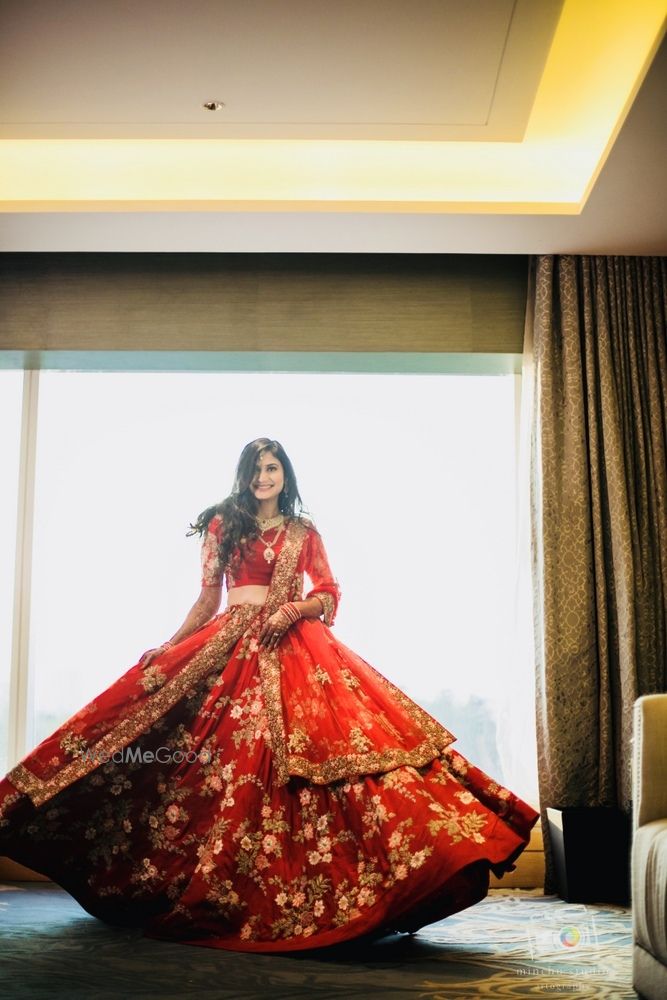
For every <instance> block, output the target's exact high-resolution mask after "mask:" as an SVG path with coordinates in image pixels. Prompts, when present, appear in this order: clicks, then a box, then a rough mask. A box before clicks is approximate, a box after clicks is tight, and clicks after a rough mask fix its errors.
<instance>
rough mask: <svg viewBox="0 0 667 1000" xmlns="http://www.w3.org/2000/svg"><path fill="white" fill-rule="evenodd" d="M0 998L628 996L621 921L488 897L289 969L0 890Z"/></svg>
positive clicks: (38, 895)
mask: <svg viewBox="0 0 667 1000" xmlns="http://www.w3.org/2000/svg"><path fill="white" fill-rule="evenodd" d="M0 951H1V953H2V961H1V963H0V995H1V996H3V997H5V996H6V997H11V998H17V1000H24V998H25V1000H28V998H30V1000H47V998H48V1000H53V998H54V997H55V998H57V997H63V998H65V997H66V998H67V1000H111V998H112V997H113V998H114V1000H116V998H117V997H126V998H134V997H142V998H155V1000H172V998H173V1000H182V998H184V997H195V996H198V997H201V996H207V997H212V998H222V1000H258V998H260V997H261V998H265V997H270V998H271V1000H300V998H302V1000H311V998H317V1000H330V998H331V1000H333V998H339V997H345V998H346V1000H366V998H368V997H378V998H381V1000H394V998H396V1000H398V998H401V997H415V998H417V997H419V998H422V1000H464V998H465V1000H470V998H480V997H494V998H503V1000H505V998H514V997H522V998H525V997H536V996H543V997H544V996H554V995H555V996H558V995H569V996H575V997H576V998H577V1000H584V998H589V997H590V998H601V1000H621V998H625V997H628V998H636V996H637V994H636V993H635V992H634V990H633V989H632V987H631V912H630V910H629V909H626V908H624V907H621V906H612V905H608V904H604V905H599V906H590V905H587V906H583V905H574V904H568V903H564V902H563V901H562V900H560V899H559V898H558V897H556V896H544V895H542V892H541V890H538V889H535V890H530V891H525V890H518V889H515V890H512V889H495V890H491V892H490V894H489V896H488V897H487V898H486V899H484V900H483V901H482V902H481V903H478V904H477V905H476V906H472V907H470V908H469V909H467V910H464V911H463V912H462V913H459V914H456V915H455V916H452V917H448V918H447V919H446V920H443V921H441V922H440V923H439V924H433V925H431V926H430V927H427V928H425V929H424V930H422V931H420V932H419V934H417V935H415V936H414V937H409V936H407V935H392V936H389V937H386V938H382V939H380V940H376V941H374V942H365V943H357V944H355V945H346V946H338V947H337V948H335V949H334V948H331V949H324V950H321V951H319V952H310V953H309V952H301V953H297V954H296V955H294V954H293V955H291V956H289V957H283V956H266V955H247V954H235V953H232V952H224V951H213V950H211V949H208V948H195V947H192V946H187V945H177V944H170V943H166V942H164V943H163V942H160V941H150V940H148V939H146V938H142V936H141V932H140V931H137V930H129V931H128V930H120V929H116V928H111V927H108V926H106V925H105V924H103V923H101V922H100V921H98V920H96V919H95V918H94V917H91V916H89V915H88V914H87V913H86V912H85V911H84V910H82V909H81V907H80V906H79V905H78V904H77V903H76V902H75V901H74V900H73V899H72V898H71V897H70V896H68V895H67V893H65V892H64V890H62V889H60V888H59V887H58V886H56V885H53V884H52V883H49V882H41V883H40V882H37V883H35V882H3V883H1V884H0Z"/></svg>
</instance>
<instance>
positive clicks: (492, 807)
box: [0, 605, 539, 952]
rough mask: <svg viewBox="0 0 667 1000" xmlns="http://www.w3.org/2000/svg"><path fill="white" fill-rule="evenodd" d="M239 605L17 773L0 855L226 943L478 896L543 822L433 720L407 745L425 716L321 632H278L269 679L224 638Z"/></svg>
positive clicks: (71, 888) (139, 917) (89, 710)
mask: <svg viewBox="0 0 667 1000" xmlns="http://www.w3.org/2000/svg"><path fill="white" fill-rule="evenodd" d="M248 612H249V606H247V605H246V606H236V607H235V608H232V609H227V610H226V611H225V612H223V613H222V614H221V615H218V616H217V617H216V618H215V619H213V620H212V621H211V622H209V623H208V624H207V625H206V626H204V627H203V628H201V629H199V630H198V631H197V632H196V633H194V635H192V636H190V637H189V638H188V639H187V640H185V641H184V642H183V643H180V644H179V645H178V646H176V647H174V648H173V649H172V650H170V651H169V653H168V654H165V656H164V657H163V658H162V660H160V661H158V662H157V663H154V664H153V665H151V667H149V668H148V670H146V671H142V670H141V668H140V667H139V666H138V664H137V665H135V666H134V667H132V668H131V669H130V670H129V671H128V672H127V673H126V674H125V675H123V677H121V678H119V680H118V681H116V682H115V683H114V684H113V685H111V687H110V688H108V689H107V690H106V691H105V692H103V693H102V694H101V695H100V696H99V697H98V698H96V699H95V701H94V702H91V703H90V705H88V706H86V707H85V708H83V709H82V710H81V711H80V712H79V713H77V715H76V716H73V717H72V719H71V720H68V722H67V723H65V724H63V726H61V727H60V729H58V730H57V731H56V732H55V733H54V734H52V735H51V736H50V737H49V738H48V739H47V740H45V741H43V742H42V743H41V744H40V745H39V747H37V748H36V749H35V750H34V751H33V752H32V753H31V754H30V755H28V757H26V758H24V760H23V761H22V762H21V764H20V765H17V767H16V768H13V769H12V771H10V772H9V773H8V775H7V776H6V777H5V778H4V779H3V780H2V781H0V855H1V854H4V855H7V856H8V857H10V858H13V859H14V860H16V861H18V862H20V863H22V864H25V865H27V866H29V867H30V868H33V869H35V870H36V871H38V872H41V873H43V874H44V875H46V876H47V877H49V878H51V879H52V880H53V881H54V882H56V883H58V884H59V885H61V886H62V887H63V888H64V889H66V890H67V891H68V892H69V893H70V894H71V895H72V896H73V897H74V898H75V899H76V900H78V902H79V903H80V904H81V905H82V906H83V907H84V908H85V909H86V910H87V911H88V912H89V913H91V914H93V915H94V916H96V917H98V918H99V919H101V920H104V921H107V922H109V923H112V924H118V925H125V926H127V925H133V926H141V927H142V928H143V929H144V934H145V935H146V936H147V937H151V938H159V939H168V940H177V941H181V942H183V943H188V944H196V945H202V946H207V947H212V948H225V949H231V950H238V951H256V952H271V951H291V950H300V949H306V948H316V947H320V946H324V945H331V944H335V943H337V942H342V941H346V940H349V939H351V938H355V937H358V936H361V935H364V934H368V933H371V932H380V931H383V930H386V931H390V930H415V929H417V928H418V927H419V926H423V925H424V924H426V923H430V922H432V921H434V920H438V919H441V918H442V917H446V916H447V915H449V914H451V913H455V912H457V911H459V910H462V909H464V908H465V907H467V906H470V905H472V904H473V903H475V902H478V901H479V900H480V899H482V898H483V897H484V896H485V895H486V893H487V892H488V883H489V871H493V872H494V873H495V874H496V875H498V876H500V875H502V873H503V872H505V871H508V870H512V869H513V867H514V861H515V860H516V859H517V857H518V856H519V854H520V853H521V852H522V851H523V849H524V848H525V847H526V844H527V843H528V840H529V837H530V830H531V828H532V827H533V826H534V824H535V822H536V821H537V819H538V817H539V813H537V812H536V811H535V810H534V809H533V808H532V807H531V806H530V805H528V804H527V803H526V802H524V801H522V800H521V799H520V798H519V797H518V796H516V795H515V794H513V793H512V792H511V791H509V790H508V789H507V788H503V787H502V786H501V785H499V784H498V783H497V782H496V781H494V780H493V779H492V778H490V777H489V776H488V775H486V774H485V773H484V772H482V771H481V770H480V769H478V768H476V767H475V766H474V765H473V764H471V763H470V762H469V761H468V760H466V758H465V757H463V756H462V755H461V754H460V753H458V752H457V751H456V750H455V749H454V748H453V747H452V746H451V742H453V741H454V740H455V737H454V736H453V735H452V734H448V733H447V730H444V729H442V727H439V726H438V725H437V724H436V723H435V722H433V725H434V729H433V730H432V731H430V736H429V738H427V739H425V740H421V741H420V736H419V732H418V729H419V725H420V722H421V720H423V719H424V718H426V719H428V718H430V717H428V716H426V715H425V713H423V712H421V710H419V709H418V708H417V707H416V706H413V703H412V702H411V701H410V700H409V699H408V698H406V696H405V695H404V694H402V693H401V692H399V691H398V690H397V689H396V688H394V687H393V686H392V685H390V684H389V683H388V682H387V681H386V680H385V679H384V678H383V677H382V675H381V674H379V673H378V672H377V671H376V670H375V669H374V668H373V667H371V666H370V665H369V664H368V663H366V662H365V661H364V660H363V659H361V657H359V656H358V655H357V654H356V653H354V652H353V651H352V650H350V649H348V648H347V647H346V646H344V645H343V644H342V643H341V642H340V641H339V640H337V639H336V637H335V636H334V635H333V633H332V632H331V631H330V630H329V628H328V627H327V626H326V625H324V624H323V623H322V622H321V621H319V620H317V621H312V620H310V621H304V620H302V621H299V622H297V623H296V624H295V625H294V626H292V628H290V629H289V630H288V632H287V633H286V635H285V636H284V637H283V639H282V640H281V642H280V644H279V647H278V650H277V652H276V653H275V654H274V660H273V664H274V666H275V667H277V669H279V671H280V678H279V679H277V678H276V676H275V672H274V674H273V675H272V674H271V673H270V672H269V673H267V669H266V666H264V667H262V662H261V660H260V655H261V651H260V648H259V647H258V644H257V638H256V635H257V632H256V630H255V631H254V632H253V631H252V629H250V630H247V631H245V632H243V634H241V635H240V636H239V637H238V638H237V639H236V640H235V641H233V643H232V644H231V645H229V644H227V646H226V645H225V643H224V642H222V641H221V637H224V635H225V634H226V633H225V629H227V631H228V632H229V629H230V628H231V626H232V624H234V623H236V624H237V625H238V622H239V621H240V620H241V619H243V617H244V616H245V618H246V620H247V621H250V620H251V617H252V611H250V617H249V616H248ZM242 628H243V622H241V629H242ZM238 632H239V628H238V627H237V628H236V633H238ZM236 633H234V632H233V631H232V632H231V633H230V634H232V635H233V634H236ZM216 643H217V645H216ZM195 667H196V669H194V668H195ZM277 685H280V690H278V691H276V686H277ZM136 690H141V691H142V692H144V694H145V699H144V700H142V697H143V695H142V697H139V696H138V695H137V694H136V693H134V692H136ZM278 699H279V702H280V703H279V709H278V708H277V707H276V706H277V701H278ZM278 711H280V714H281V718H280V720H276V718H275V715H276V713H277V712H278ZM110 719H111V720H112V723H113V724H111V723H110V722H109V720H110ZM415 720H416V721H415ZM278 721H279V723H280V727H282V728H281V729H280V732H282V733H283V735H284V739H285V746H284V747H280V748H279V747H277V746H276V742H277V740H278V736H277V735H276V734H277V732H278V729H277V728H276V727H277V725H278ZM431 721H433V720H431ZM411 727H412V728H411ZM438 730H439V731H440V732H443V733H445V734H447V736H448V738H446V739H444V740H441V744H443V745H441V746H440V747H438V748H436V749H434V748H433V745H434V736H433V733H434V732H436V731H438ZM406 733H407V734H408V735H407V736H405V734H406ZM406 741H407V742H406ZM435 742H436V743H437V741H435ZM445 744H446V745H445ZM429 747H430V750H429ZM91 748H94V749H95V753H96V754H97V757H94V755H93V754H91ZM54 749H56V753H55V756H53V752H54ZM62 754H67V755H68V761H69V763H68V764H66V765H64V764H63V762H62V759H61V756H62ZM59 755H60V756H59ZM105 755H106V756H105ZM424 757H426V758H427V759H424ZM278 758H280V768H278V767H277V761H278ZM49 767H51V770H49ZM286 767H287V769H288V773H285V768H286ZM361 767H363V770H361V769H359V770H357V768H361ZM278 771H280V772H281V774H282V776H281V778H280V780H276V779H277V773H278Z"/></svg>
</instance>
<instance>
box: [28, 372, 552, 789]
mask: <svg viewBox="0 0 667 1000" xmlns="http://www.w3.org/2000/svg"><path fill="white" fill-rule="evenodd" d="M514 391H515V379H514V376H512V375H505V376H501V375H498V376H496V375H494V376H491V375H442V374H437V375H431V374H429V375H426V374H400V375H398V374H394V375H390V374H382V375H380V374H366V373H356V374H309V373H301V374H287V373H285V374H276V373H259V374H242V373H235V374H229V373H210V374H208V373H207V374H183V373H178V374H174V373H169V374H165V373H161V374H156V373H138V372H135V373H130V374H116V373H71V372H67V373H65V372H63V373H59V372H48V373H43V374H42V375H41V387H40V409H39V430H38V445H37V476H36V499H35V536H34V564H33V565H34V569H33V603H32V632H31V653H32V663H33V665H34V666H33V669H34V692H35V693H34V713H35V715H34V742H38V741H39V740H41V739H43V738H44V737H45V736H47V735H48V734H49V733H50V732H52V731H53V729H54V728H56V727H57V726H58V725H60V724H61V723H62V722H63V721H64V720H65V719H66V718H67V717H68V716H69V715H70V714H72V713H73V712H74V711H76V710H77V709H78V708H80V707H81V706H82V705H83V704H85V703H86V702H87V701H89V700H90V699H92V698H93V697H94V696H95V695H96V694H98V693H99V692H101V691H102V690H103V689H104V688H105V687H107V686H108V685H109V684H110V683H112V681H113V680H115V679H116V678H117V677H118V676H120V675H121V674H122V673H124V672H125V670H127V669H129V667H130V666H131V665H133V664H134V663H136V661H137V660H138V658H139V656H140V655H141V653H142V652H143V651H144V650H145V649H147V648H149V647H151V646H153V645H156V644H158V643H159V642H160V641H162V640H163V639H164V638H166V637H167V636H169V635H171V634H172V633H173V632H174V631H175V630H176V628H177V627H178V626H179V625H180V624H181V622H182V621H183V619H184V618H185V615H186V613H187V611H188V609H189V608H190V606H191V604H192V602H193V601H194V599H195V597H196V596H197V593H198V590H199V544H198V540H197V539H196V538H186V537H185V532H186V530H187V527H188V524H189V523H190V522H191V521H193V520H194V518H195V517H196V515H197V514H198V513H199V511H200V510H202V509H203V508H204V507H206V506H208V505H209V504H211V503H213V502H214V501H216V500H219V499H221V498H222V497H223V496H225V495H227V493H228V492H229V489H230V487H231V483H232V476H233V472H234V467H235V463H236V461H237V459H238V456H239V453H240V451H241V448H242V447H243V445H244V444H246V443H247V442H248V441H250V440H252V439H253V438H255V437H259V436H263V435H266V436H270V437H275V438H278V440H280V441H281V442H282V443H283V445H284V446H285V448H286V450H287V452H288V454H289V455H290V457H291V458H292V461H293V462H294V466H295V470H296V473H297V477H298V483H299V488H300V492H301V496H302V497H303V499H304V503H305V504H306V506H307V508H308V510H309V511H310V512H311V514H312V516H313V517H314V519H315V521H316V523H317V524H318V526H319V528H320V530H321V531H322V534H323V536H324V539H325V542H326V545H327V549H328V552H329V556H330V561H331V564H332V567H333V569H334V572H335V574H336V575H337V577H338V580H339V582H340V585H341V589H342V593H343V598H342V602H341V607H340V612H339V615H338V618H337V622H336V625H335V627H334V629H335V633H336V635H337V636H338V638H339V639H340V640H341V641H342V642H344V643H345V644H346V645H348V646H350V647H351V648H353V649H355V650H356V651H357V652H358V653H359V655H361V656H362V657H363V658H364V659H365V660H367V661H368V662H369V663H370V664H372V665H373V666H374V667H375V668H376V669H378V670H379V671H381V672H382V673H383V674H385V676H387V677H388V678H389V679H390V680H392V681H393V682H394V683H396V684H397V685H398V686H399V687H401V688H402V689H403V690H404V691H405V692H406V693H407V694H408V695H410V696H411V697H412V698H413V699H414V700H416V701H418V702H419V703H420V704H421V705H422V706H423V707H424V708H426V709H427V710H428V711H429V712H431V714H433V715H434V716H435V717H437V718H438V719H440V721H442V722H443V724H444V725H446V726H447V727H448V728H449V729H450V730H451V731H452V732H453V733H454V735H455V736H456V737H457V743H456V744H455V747H456V748H457V749H459V750H460V752H461V753H463V754H464V756H466V757H468V758H469V759H470V760H471V762H472V763H475V764H477V765H478V766H479V767H481V768H482V769H483V770H485V771H487V773H489V774H491V775H492V776H493V777H495V778H497V779H498V780H499V781H501V782H502V783H504V784H507V785H508V786H509V787H510V788H512V789H513V790H515V791H517V792H518V793H520V794H521V793H522V792H523V794H524V795H530V789H531V787H535V783H536V779H535V780H533V774H534V766H535V761H534V756H535V755H534V753H531V752H530V750H529V749H524V753H523V757H524V758H525V759H526V768H527V770H526V774H525V775H522V776H521V779H520V788H519V787H518V786H517V775H516V772H514V773H508V772H507V771H506V767H505V763H504V758H503V755H502V754H501V753H500V751H499V746H498V739H497V736H498V732H499V730H502V731H503V733H505V734H507V733H508V732H510V733H511V729H512V727H513V725H514V720H513V718H512V716H511V714H510V715H507V714H506V712H507V697H506V695H507V664H508V659H509V657H511V649H510V639H511V627H510V625H511V622H512V617H513V608H512V601H513V583H514V573H515V566H514V560H515V538H514V524H515V515H514V512H515V505H516V497H515V453H514V447H515V399H514ZM529 682H530V679H529V678H526V685H528V684H529ZM515 703H516V702H515ZM530 704H532V702H530ZM510 708H511V701H510ZM519 711H523V706H521V707H520V709H519ZM531 782H532V784H531ZM530 797H531V798H532V800H533V801H536V799H537V792H536V788H535V791H534V794H533V795H532V796H530Z"/></svg>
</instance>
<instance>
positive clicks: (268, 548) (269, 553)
mask: <svg viewBox="0 0 667 1000" xmlns="http://www.w3.org/2000/svg"><path fill="white" fill-rule="evenodd" d="M284 527H285V525H284V524H281V525H279V526H278V530H277V531H276V534H275V537H274V539H273V541H272V542H270V543H269V542H267V541H266V539H265V538H264V537H263V536H264V532H262V533H261V534H260V536H259V540H260V542H261V543H262V545H263V546H264V558H265V559H266V561H267V563H272V562H273V560H274V559H275V558H276V553H275V552H274V549H273V546H274V545H275V544H276V542H277V541H278V539H279V538H280V536H281V534H282V530H283V528H284ZM265 530H269V529H265Z"/></svg>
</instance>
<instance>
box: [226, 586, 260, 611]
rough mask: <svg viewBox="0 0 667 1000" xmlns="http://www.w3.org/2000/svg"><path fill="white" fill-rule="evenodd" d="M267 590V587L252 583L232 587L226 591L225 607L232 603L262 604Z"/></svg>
mask: <svg viewBox="0 0 667 1000" xmlns="http://www.w3.org/2000/svg"><path fill="white" fill-rule="evenodd" d="M268 592H269V588H268V587H260V586H255V585H254V584H248V586H246V587H232V589H231V590H229V591H228V592H227V607H228V608H229V607H230V606H231V605H232V604H264V603H265V602H266V595H267V594H268Z"/></svg>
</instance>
